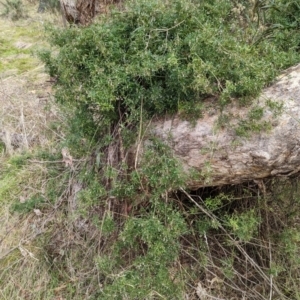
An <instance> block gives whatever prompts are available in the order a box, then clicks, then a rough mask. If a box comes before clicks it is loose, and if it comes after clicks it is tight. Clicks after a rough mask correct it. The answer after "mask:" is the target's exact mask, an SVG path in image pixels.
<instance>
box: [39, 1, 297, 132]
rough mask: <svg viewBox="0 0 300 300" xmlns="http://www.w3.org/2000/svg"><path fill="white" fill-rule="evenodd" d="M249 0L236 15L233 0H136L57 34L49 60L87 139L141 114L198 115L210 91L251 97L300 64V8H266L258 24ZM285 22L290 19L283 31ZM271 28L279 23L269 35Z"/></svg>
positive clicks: (224, 98) (223, 99)
mask: <svg viewBox="0 0 300 300" xmlns="http://www.w3.org/2000/svg"><path fill="white" fill-rule="evenodd" d="M246 2H247V5H248V6H247V7H248V10H247V9H246V5H245V9H244V10H243V11H242V12H241V13H240V15H237V14H236V13H234V8H235V6H234V4H233V1H228V0H221V1H215V0H210V1H199V2H198V1H191V0H190V1H184V0H174V1H158V0H151V1H145V0H140V1H128V2H126V4H125V8H124V10H123V11H121V12H120V11H114V12H112V13H111V14H110V15H109V16H106V17H101V18H100V19H99V20H98V22H96V23H95V24H93V25H91V26H89V27H86V28H77V27H71V28H69V29H56V30H54V29H52V30H50V31H49V32H50V41H51V44H52V46H53V47H54V49H55V48H56V49H58V53H57V52H53V53H52V51H50V50H49V51H45V52H43V53H41V58H42V60H43V61H44V62H45V63H46V66H47V68H48V71H49V73H50V75H51V76H54V77H56V78H57V84H56V98H57V100H58V101H59V102H61V103H64V104H65V105H67V104H70V105H71V106H73V107H76V110H77V113H76V114H77V115H76V120H77V121H76V122H79V121H80V122H81V124H84V125H82V128H83V129H82V130H83V131H84V135H85V134H90V135H93V134H94V131H95V128H96V127H97V124H100V123H101V124H102V125H101V126H100V127H101V129H102V134H103V130H105V129H107V127H106V126H105V124H106V125H111V124H115V123H116V122H117V120H118V119H119V118H122V120H123V121H124V120H125V119H126V124H128V123H130V124H132V123H136V122H138V121H139V120H140V118H141V116H140V114H141V111H142V112H143V113H144V114H145V115H146V116H147V117H151V116H153V115H155V114H165V113H174V112H177V111H179V110H180V111H181V110H183V111H184V110H187V111H190V109H189V108H190V107H195V106H196V107H198V105H196V104H197V103H201V101H203V100H204V99H205V98H206V97H207V96H211V95H213V96H216V99H219V101H218V102H216V105H218V104H220V105H225V104H226V103H227V102H229V101H230V100H231V99H232V98H239V99H240V101H241V103H244V102H245V100H247V99H250V98H251V97H254V96H257V95H258V93H259V92H260V90H261V88H262V87H263V86H264V85H266V84H268V83H269V82H270V81H271V80H273V79H274V77H275V76H276V75H277V74H278V71H280V70H281V69H283V68H286V67H288V66H290V65H291V64H293V63H295V62H296V61H297V60H299V53H298V52H297V49H296V48H297V45H298V44H299V32H298V31H297V30H296V27H295V26H296V25H295V24H296V23H295V22H298V21H297V20H298V17H297V16H298V12H297V13H295V17H294V19H293V17H292V16H290V14H291V9H290V8H289V9H288V8H287V6H286V5H284V3H283V2H280V9H279V11H277V10H275V9H271V8H269V9H267V8H263V7H261V8H260V9H261V10H263V13H264V17H263V18H262V17H260V18H261V19H262V21H260V22H259V24H257V19H255V18H253V20H252V21H251V19H249V18H246V17H247V14H248V15H249V14H250V9H251V8H252V7H251V6H250V3H252V2H250V1H249V2H248V1H246ZM266 2H267V1H266ZM293 5H294V4H292V3H291V6H293ZM243 14H245V17H244V20H245V21H244V22H243V23H242V24H241V23H240V19H241V17H242V16H243ZM258 14H261V12H260V11H258ZM288 20H289V21H288ZM277 21H279V22H281V23H284V22H285V23H287V22H288V24H289V25H282V26H284V27H282V26H277V27H276V26H275V24H274V22H277ZM262 23H263V24H262ZM264 24H265V25H264ZM268 24H273V25H274V26H273V27H272V34H268V35H266V33H265V31H264V30H267V29H268V28H269V27H268V26H269V25H268ZM293 24H294V25H293ZM261 26H263V28H264V29H260V28H261ZM267 27H268V28H267ZM264 34H265V35H264ZM257 35H262V38H260V40H259V41H258V40H257ZM263 37H264V38H263ZM271 37H272V39H271ZM254 40H255V41H256V42H253V41H254ZM287 44H288V45H289V46H288V47H286V45H287ZM54 53H56V54H54ZM216 101H217V100H216ZM200 107H201V106H200ZM199 115H201V111H200V110H199ZM124 122H125V121H124ZM100 131H101V130H100ZM98 133H99V134H100V135H101V132H98Z"/></svg>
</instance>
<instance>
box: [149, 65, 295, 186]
mask: <svg viewBox="0 0 300 300" xmlns="http://www.w3.org/2000/svg"><path fill="white" fill-rule="evenodd" d="M268 99H270V100H272V101H276V102H277V103H282V105H283V109H282V111H281V114H279V115H278V116H275V115H274V111H273V110H272V109H271V108H270V107H269V106H268V105H266V103H267V100H268ZM257 105H259V106H261V107H264V116H263V119H264V121H266V122H269V124H270V126H271V128H270V129H269V130H262V131H261V132H258V133H251V134H250V136H249V137H246V138H245V137H244V138H242V137H240V136H238V135H237V134H236V131H235V130H234V126H236V125H237V124H238V120H239V119H243V118H246V116H247V114H248V112H249V110H251V108H253V107H255V106H257ZM225 109H226V112H227V113H228V114H230V115H232V116H233V117H232V118H231V121H230V122H229V123H228V124H227V126H226V127H224V126H223V127H222V128H218V126H216V124H217V122H218V118H219V116H220V114H219V113H218V112H216V111H217V110H216V109H215V108H213V107H211V108H209V105H208V108H207V111H206V113H205V115H204V116H203V117H202V118H200V119H199V120H197V121H196V124H193V123H191V122H188V121H183V120H181V119H180V117H179V116H178V115H177V116H174V117H172V118H168V117H166V118H164V119H159V120H156V121H154V122H153V124H152V132H153V133H154V134H155V135H156V136H158V137H159V138H161V139H163V140H164V141H167V143H169V145H170V146H171V147H172V149H173V150H174V154H175V156H176V157H177V158H178V159H179V160H180V162H181V163H182V165H183V167H184V169H185V171H187V172H190V171H191V170H194V171H196V174H198V176H197V175H196V176H193V179H191V181H190V182H189V183H188V186H189V187H190V188H191V189H197V188H200V187H204V186H220V185H224V184H238V183H242V182H245V181H249V180H259V179H262V178H266V177H269V176H282V175H284V176H289V175H292V174H295V173H297V172H298V171H300V64H299V65H297V66H294V67H292V68H289V69H288V70H286V71H285V72H284V73H283V74H282V75H281V76H280V77H279V78H278V79H277V81H276V82H274V83H273V84H272V85H271V86H269V87H267V88H265V89H264V90H263V92H262V94H261V96H260V97H259V98H258V99H257V100H256V101H254V103H253V104H252V105H251V106H250V107H239V106H237V105H235V104H232V105H231V106H230V107H227V108H225Z"/></svg>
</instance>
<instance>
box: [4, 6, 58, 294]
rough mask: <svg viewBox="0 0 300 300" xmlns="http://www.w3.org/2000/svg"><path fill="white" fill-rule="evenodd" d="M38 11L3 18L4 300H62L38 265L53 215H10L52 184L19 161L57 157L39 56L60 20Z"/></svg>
mask: <svg viewBox="0 0 300 300" xmlns="http://www.w3.org/2000/svg"><path fill="white" fill-rule="evenodd" d="M0 10H1V7H0ZM36 11H37V6H31V5H29V6H28V7H27V14H28V18H26V19H21V20H19V21H16V22H12V21H11V20H10V19H8V18H0V28H1V31H0V58H1V59H0V150H1V153H0V270H1V271H0V285H1V289H0V298H1V299H45V298H48V299H63V298H59V297H58V296H57V295H58V293H56V292H55V291H54V290H52V289H51V288H50V289H49V285H48V283H49V281H50V277H49V273H48V269H47V268H48V267H47V266H46V265H44V263H43V262H42V261H41V260H40V259H39V257H42V256H43V253H42V252H41V248H39V239H40V238H41V235H42V234H45V232H46V231H47V229H48V228H49V226H51V224H52V220H53V214H51V213H49V214H43V215H39V214H38V213H35V212H34V211H32V212H31V213H28V214H26V215H20V214H16V213H13V212H12V211H11V205H12V204H13V203H18V202H26V201H27V200H28V199H30V198H31V197H32V196H34V195H36V194H37V193H43V188H44V186H45V181H46V180H47V168H46V167H45V166H44V165H42V164H38V163H31V164H30V163H29V164H28V163H26V164H24V165H22V164H21V166H20V167H17V165H18V164H16V161H15V159H18V155H19V154H21V153H23V155H24V153H25V152H26V153H30V152H34V151H37V149H39V148H43V149H51V151H55V149H52V147H53V146H52V145H53V142H54V141H55V140H56V139H57V132H55V131H54V130H52V129H51V123H52V122H53V121H56V120H57V118H58V110H57V108H56V107H55V105H54V104H53V97H52V94H51V93H52V91H51V84H50V83H49V82H48V80H49V76H48V75H47V74H46V73H45V72H44V66H43V65H42V64H41V63H40V61H39V60H38V58H37V57H36V56H35V51H36V50H38V49H39V48H41V47H43V46H44V45H45V44H46V42H45V41H44V40H43V35H44V32H43V30H44V23H45V22H51V21H54V20H56V22H57V21H60V19H58V18H59V16H55V15H49V14H42V15H38V14H37V13H36ZM47 205H48V206H49V207H51V205H50V204H47V203H46V206H47ZM46 211H47V210H46ZM48 211H49V212H50V211H51V209H48ZM46 291H47V292H46Z"/></svg>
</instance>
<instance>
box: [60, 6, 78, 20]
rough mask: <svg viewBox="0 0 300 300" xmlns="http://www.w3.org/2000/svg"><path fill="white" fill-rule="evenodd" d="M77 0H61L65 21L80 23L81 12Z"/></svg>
mask: <svg viewBox="0 0 300 300" xmlns="http://www.w3.org/2000/svg"><path fill="white" fill-rule="evenodd" d="M76 2H77V1H76V0H60V6H61V10H62V14H63V20H64V24H65V21H67V22H68V23H71V24H73V23H74V24H78V20H79V13H78V11H77V9H76Z"/></svg>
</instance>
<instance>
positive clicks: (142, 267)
mask: <svg viewBox="0 0 300 300" xmlns="http://www.w3.org/2000/svg"><path fill="white" fill-rule="evenodd" d="M262 4H263V5H262ZM299 15H300V12H299V9H298V6H297V3H294V2H293V1H291V2H288V1H278V2H277V3H276V6H275V3H273V2H271V1H240V2H234V1H226V0H222V1H213V0H210V1H202V2H197V1H183V0H175V1H172V2H170V1H156V0H151V1H143V0H142V1H132V2H128V4H126V5H125V7H123V10H122V11H113V12H111V14H110V15H109V16H103V17H100V19H99V20H98V22H96V23H95V24H93V25H91V26H90V27H86V28H78V27H73V26H71V27H70V28H68V29H64V30H61V29H53V28H52V29H50V39H51V43H52V45H53V49H51V50H49V51H44V52H43V53H41V57H42V59H43V60H44V62H45V63H46V66H47V68H48V71H49V74H50V75H51V76H52V80H53V81H55V82H56V98H57V100H58V102H59V103H60V105H61V107H62V110H63V111H64V112H65V113H66V117H67V120H66V121H65V124H64V126H63V128H64V129H65V128H66V127H67V124H68V130H67V129H65V132H64V133H62V136H63V137H65V138H63V139H62V140H61V141H60V143H59V144H57V145H55V151H54V149H52V151H42V150H40V151H37V152H33V153H32V154H31V155H30V156H28V155H27V154H26V155H25V154H21V155H20V156H19V157H15V158H12V159H11V160H9V161H7V162H6V168H3V170H1V171H0V203H1V201H6V202H7V201H8V202H9V203H10V211H9V212H7V215H9V216H11V217H14V216H21V217H23V218H24V219H25V220H26V224H27V227H26V228H27V229H26V230H27V231H26V232H27V233H28V234H27V235H25V236H24V237H23V238H19V243H18V244H15V245H13V243H12V245H11V248H9V247H8V249H10V250H9V251H7V252H5V253H4V254H1V256H0V263H1V266H4V267H3V268H0V269H1V270H2V269H3V271H0V284H1V285H4V283H7V282H8V284H6V285H5V288H4V289H3V290H2V291H1V293H2V298H3V299H11V297H12V295H17V296H16V297H15V298H16V299H18V298H22V297H23V298H29V299H55V298H57V299H256V300H257V299H299V297H300V296H299V291H298V286H299V284H300V282H299V276H300V274H299V242H300V236H299V230H300V228H299V226H300V222H299V214H298V211H299V209H300V194H299V178H298V177H295V178H291V179H286V180H285V179H268V180H265V181H259V182H256V183H253V182H248V183H244V184H241V185H238V186H224V187H220V188H212V187H211V188H205V189H200V190H197V191H191V190H189V189H188V188H187V187H186V186H185V185H186V182H188V180H189V176H193V175H192V174H186V172H184V171H183V168H182V166H181V165H180V163H179V162H178V161H177V160H176V158H175V157H174V155H173V152H172V149H170V148H169V147H168V146H166V145H165V144H164V143H163V142H162V141H159V140H157V139H156V138H155V137H153V136H151V134H149V133H147V125H148V120H149V119H150V118H152V117H153V116H156V115H161V114H171V113H175V112H178V113H181V114H183V115H184V116H187V117H188V116H189V111H190V110H191V109H190V107H191V106H193V105H194V104H195V105H196V107H197V108H198V109H199V110H197V111H196V115H197V114H199V115H200V114H201V109H204V106H202V103H204V100H205V98H206V97H208V96H212V97H214V98H215V99H216V100H215V101H216V106H218V107H220V109H223V110H225V111H226V104H227V103H228V102H230V101H231V100H233V99H235V98H237V99H238V101H240V104H242V105H244V104H247V103H249V101H250V102H251V99H252V97H254V96H257V95H258V93H259V91H260V89H261V88H262V87H263V86H265V85H266V84H268V83H270V82H271V81H272V79H274V77H275V76H276V74H277V73H278V72H279V71H280V70H281V69H283V68H286V67H288V66H290V65H291V64H293V63H295V62H296V61H297V60H299V49H298V47H299V29H298V26H299ZM270 105H271V104H270ZM274 109H275V110H276V109H278V110H280V107H277V106H276V104H275V106H274ZM262 114H263V111H262V109H261V108H257V109H256V110H252V111H250V112H249V116H248V117H249V120H247V122H246V121H245V122H244V123H242V122H241V123H240V125H241V134H244V133H245V132H246V131H247V130H248V129H249V128H250V129H251V130H253V128H254V129H255V128H256V127H255V125H256V123H257V121H259V120H260V119H261V118H262ZM257 130H261V128H258V129H257ZM134 144H136V148H137V149H138V150H137V151H136V152H137V153H135V152H134V151H133V150H132V145H134ZM208 169H209V168H208ZM38 170H39V171H38ZM22 174H24V176H22V177H21V176H20V175H22ZM19 176H20V177H19ZM207 176H209V174H208V172H206V173H205V170H203V180H205V177H207ZM1 217H2V218H4V217H5V216H4V214H3V216H1ZM7 234H8V233H7V232H4V233H3V234H2V235H3V236H4V237H3V238H2V237H1V240H0V245H1V243H4V242H5V236H6V235H7ZM14 243H15V241H14ZM36 261H38V262H39V263H38V264H37V263H36ZM37 266H39V267H40V268H41V274H42V278H43V279H44V280H43V282H41V280H39V281H38V284H36V281H37V280H36V274H35V273H34V268H36V267H37ZM22 268H27V269H26V271H27V272H26V273H25V274H26V275H27V274H28V276H32V277H33V279H32V281H30V280H28V276H26V278H25V277H23V274H20V272H19V270H20V269H22ZM34 274H35V276H33V275H34ZM11 278H13V279H11ZM16 290H17V292H16Z"/></svg>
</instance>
